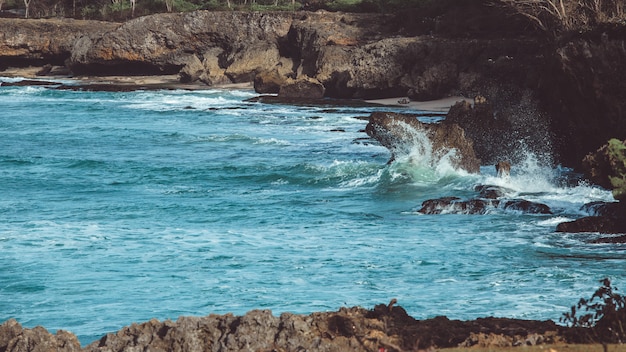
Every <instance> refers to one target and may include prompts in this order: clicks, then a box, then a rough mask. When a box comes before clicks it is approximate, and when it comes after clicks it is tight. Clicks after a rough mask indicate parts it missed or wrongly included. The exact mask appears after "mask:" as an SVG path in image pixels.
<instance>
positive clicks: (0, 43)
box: [0, 18, 119, 71]
mask: <svg viewBox="0 0 626 352" xmlns="http://www.w3.org/2000/svg"><path fill="white" fill-rule="evenodd" d="M118 26H119V24H117V23H110V22H97V21H80V20H71V19H63V20H59V19H54V20H43V19H42V20H30V21H29V20H23V19H9V18H0V71H1V70H3V69H6V68H7V67H8V66H28V65H32V66H44V65H45V64H52V65H64V64H65V60H67V59H69V58H70V56H71V55H72V50H74V43H75V42H76V41H77V40H78V39H79V38H81V37H83V36H96V35H100V34H102V33H104V32H106V31H108V30H113V29H115V28H116V27H118Z"/></svg>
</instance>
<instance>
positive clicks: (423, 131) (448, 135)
mask: <svg viewBox="0 0 626 352" xmlns="http://www.w3.org/2000/svg"><path fill="white" fill-rule="evenodd" d="M365 132H366V133H367V134H368V135H369V136H370V137H373V138H375V139H376V140H378V141H379V142H380V143H381V144H382V145H383V146H385V147H386V148H388V149H389V150H390V151H391V160H395V158H396V157H397V156H398V154H400V155H409V154H410V153H411V152H412V151H413V149H414V148H418V149H421V150H420V152H422V153H426V154H429V156H432V157H433V158H434V159H436V160H437V161H438V160H440V159H441V158H443V157H444V156H449V157H450V161H451V162H452V165H453V166H454V167H457V168H460V169H463V170H465V171H468V172H471V173H478V172H479V171H480V160H479V159H478V158H477V157H476V154H475V153H474V145H473V142H472V140H471V139H469V138H466V137H465V132H464V131H463V129H462V128H460V127H459V126H458V125H457V124H451V123H446V122H445V121H444V122H443V123H439V124H426V123H422V122H420V121H418V120H417V118H416V117H415V116H412V115H404V114H397V113H391V112H374V113H372V114H371V115H370V117H369V123H368V124H367V126H366V127H365Z"/></svg>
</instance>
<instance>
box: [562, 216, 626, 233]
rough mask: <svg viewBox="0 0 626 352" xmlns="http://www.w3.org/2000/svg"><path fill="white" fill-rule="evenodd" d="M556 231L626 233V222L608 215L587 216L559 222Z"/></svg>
mask: <svg viewBox="0 0 626 352" xmlns="http://www.w3.org/2000/svg"><path fill="white" fill-rule="evenodd" d="M556 232H570V233H578V232H599V233H626V223H625V222H623V220H622V221H620V220H617V219H613V218H610V217H607V216H586V217H583V218H580V219H577V220H574V221H568V222H562V223H560V224H558V225H557V226H556Z"/></svg>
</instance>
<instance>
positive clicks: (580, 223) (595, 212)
mask: <svg viewBox="0 0 626 352" xmlns="http://www.w3.org/2000/svg"><path fill="white" fill-rule="evenodd" d="M581 210H582V211H584V212H587V213H589V214H590V216H585V217H582V218H580V219H576V220H573V221H568V222H563V223H560V224H558V225H557V227H556V231H557V232H569V233H579V232H599V233H604V234H618V233H626V205H625V204H624V203H623V202H609V203H607V202H591V203H587V204H585V205H583V206H582V207H581ZM594 242H597V243H617V241H616V240H615V237H608V238H600V239H598V240H595V241H594Z"/></svg>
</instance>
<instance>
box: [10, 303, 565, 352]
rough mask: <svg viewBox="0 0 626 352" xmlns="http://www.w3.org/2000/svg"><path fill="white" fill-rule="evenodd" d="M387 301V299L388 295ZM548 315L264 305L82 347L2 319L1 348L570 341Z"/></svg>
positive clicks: (334, 347)
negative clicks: (432, 314)
mask: <svg viewBox="0 0 626 352" xmlns="http://www.w3.org/2000/svg"><path fill="white" fill-rule="evenodd" d="M392 302H393V301H392ZM569 335H571V334H568V329H566V328H564V327H561V326H558V325H556V324H555V323H554V322H552V321H528V320H518V319H502V318H481V319H476V320H472V321H459V320H450V319H448V318H446V317H437V318H433V319H427V320H422V321H419V320H415V319H414V318H412V317H411V316H409V315H408V314H407V313H406V311H405V310H404V309H403V308H402V307H399V306H393V304H388V305H385V304H380V305H377V306H376V307H375V308H374V309H371V310H368V309H364V308H360V307H353V308H342V309H340V310H339V311H337V312H325V313H313V314H310V315H296V314H291V313H283V314H281V315H280V316H278V317H276V316H273V315H272V313H271V312H270V311H267V310H254V311H250V312H248V313H247V314H245V315H243V316H234V315H232V314H226V315H209V316H205V317H180V318H179V319H178V320H177V321H170V320H166V321H159V320H156V319H153V320H150V321H148V322H145V323H141V324H132V325H131V326H127V327H125V328H122V329H121V330H119V331H117V332H115V333H109V334H107V335H106V336H104V337H102V338H101V339H100V340H99V341H95V342H93V343H92V344H90V345H88V346H85V347H83V348H81V346H80V345H79V343H78V340H77V339H76V337H75V336H74V335H73V334H71V333H68V332H65V331H58V332H57V333H56V334H54V335H53V334H51V333H49V332H48V331H47V330H46V329H44V328H42V327H36V328H33V329H27V328H23V327H22V326H21V325H19V324H18V323H17V322H16V321H15V320H8V321H6V322H4V323H3V324H2V325H0V350H2V351H11V352H26V351H59V352H61V351H63V352H65V351H67V352H74V351H89V352H97V351H100V352H104V351H185V352H195V351H267V352H269V351H379V350H380V349H381V348H382V349H384V350H385V351H416V350H418V349H425V348H429V347H456V346H465V347H469V346H476V345H480V346H517V345H537V344H548V343H557V342H562V341H567V340H572V338H571V336H569Z"/></svg>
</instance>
